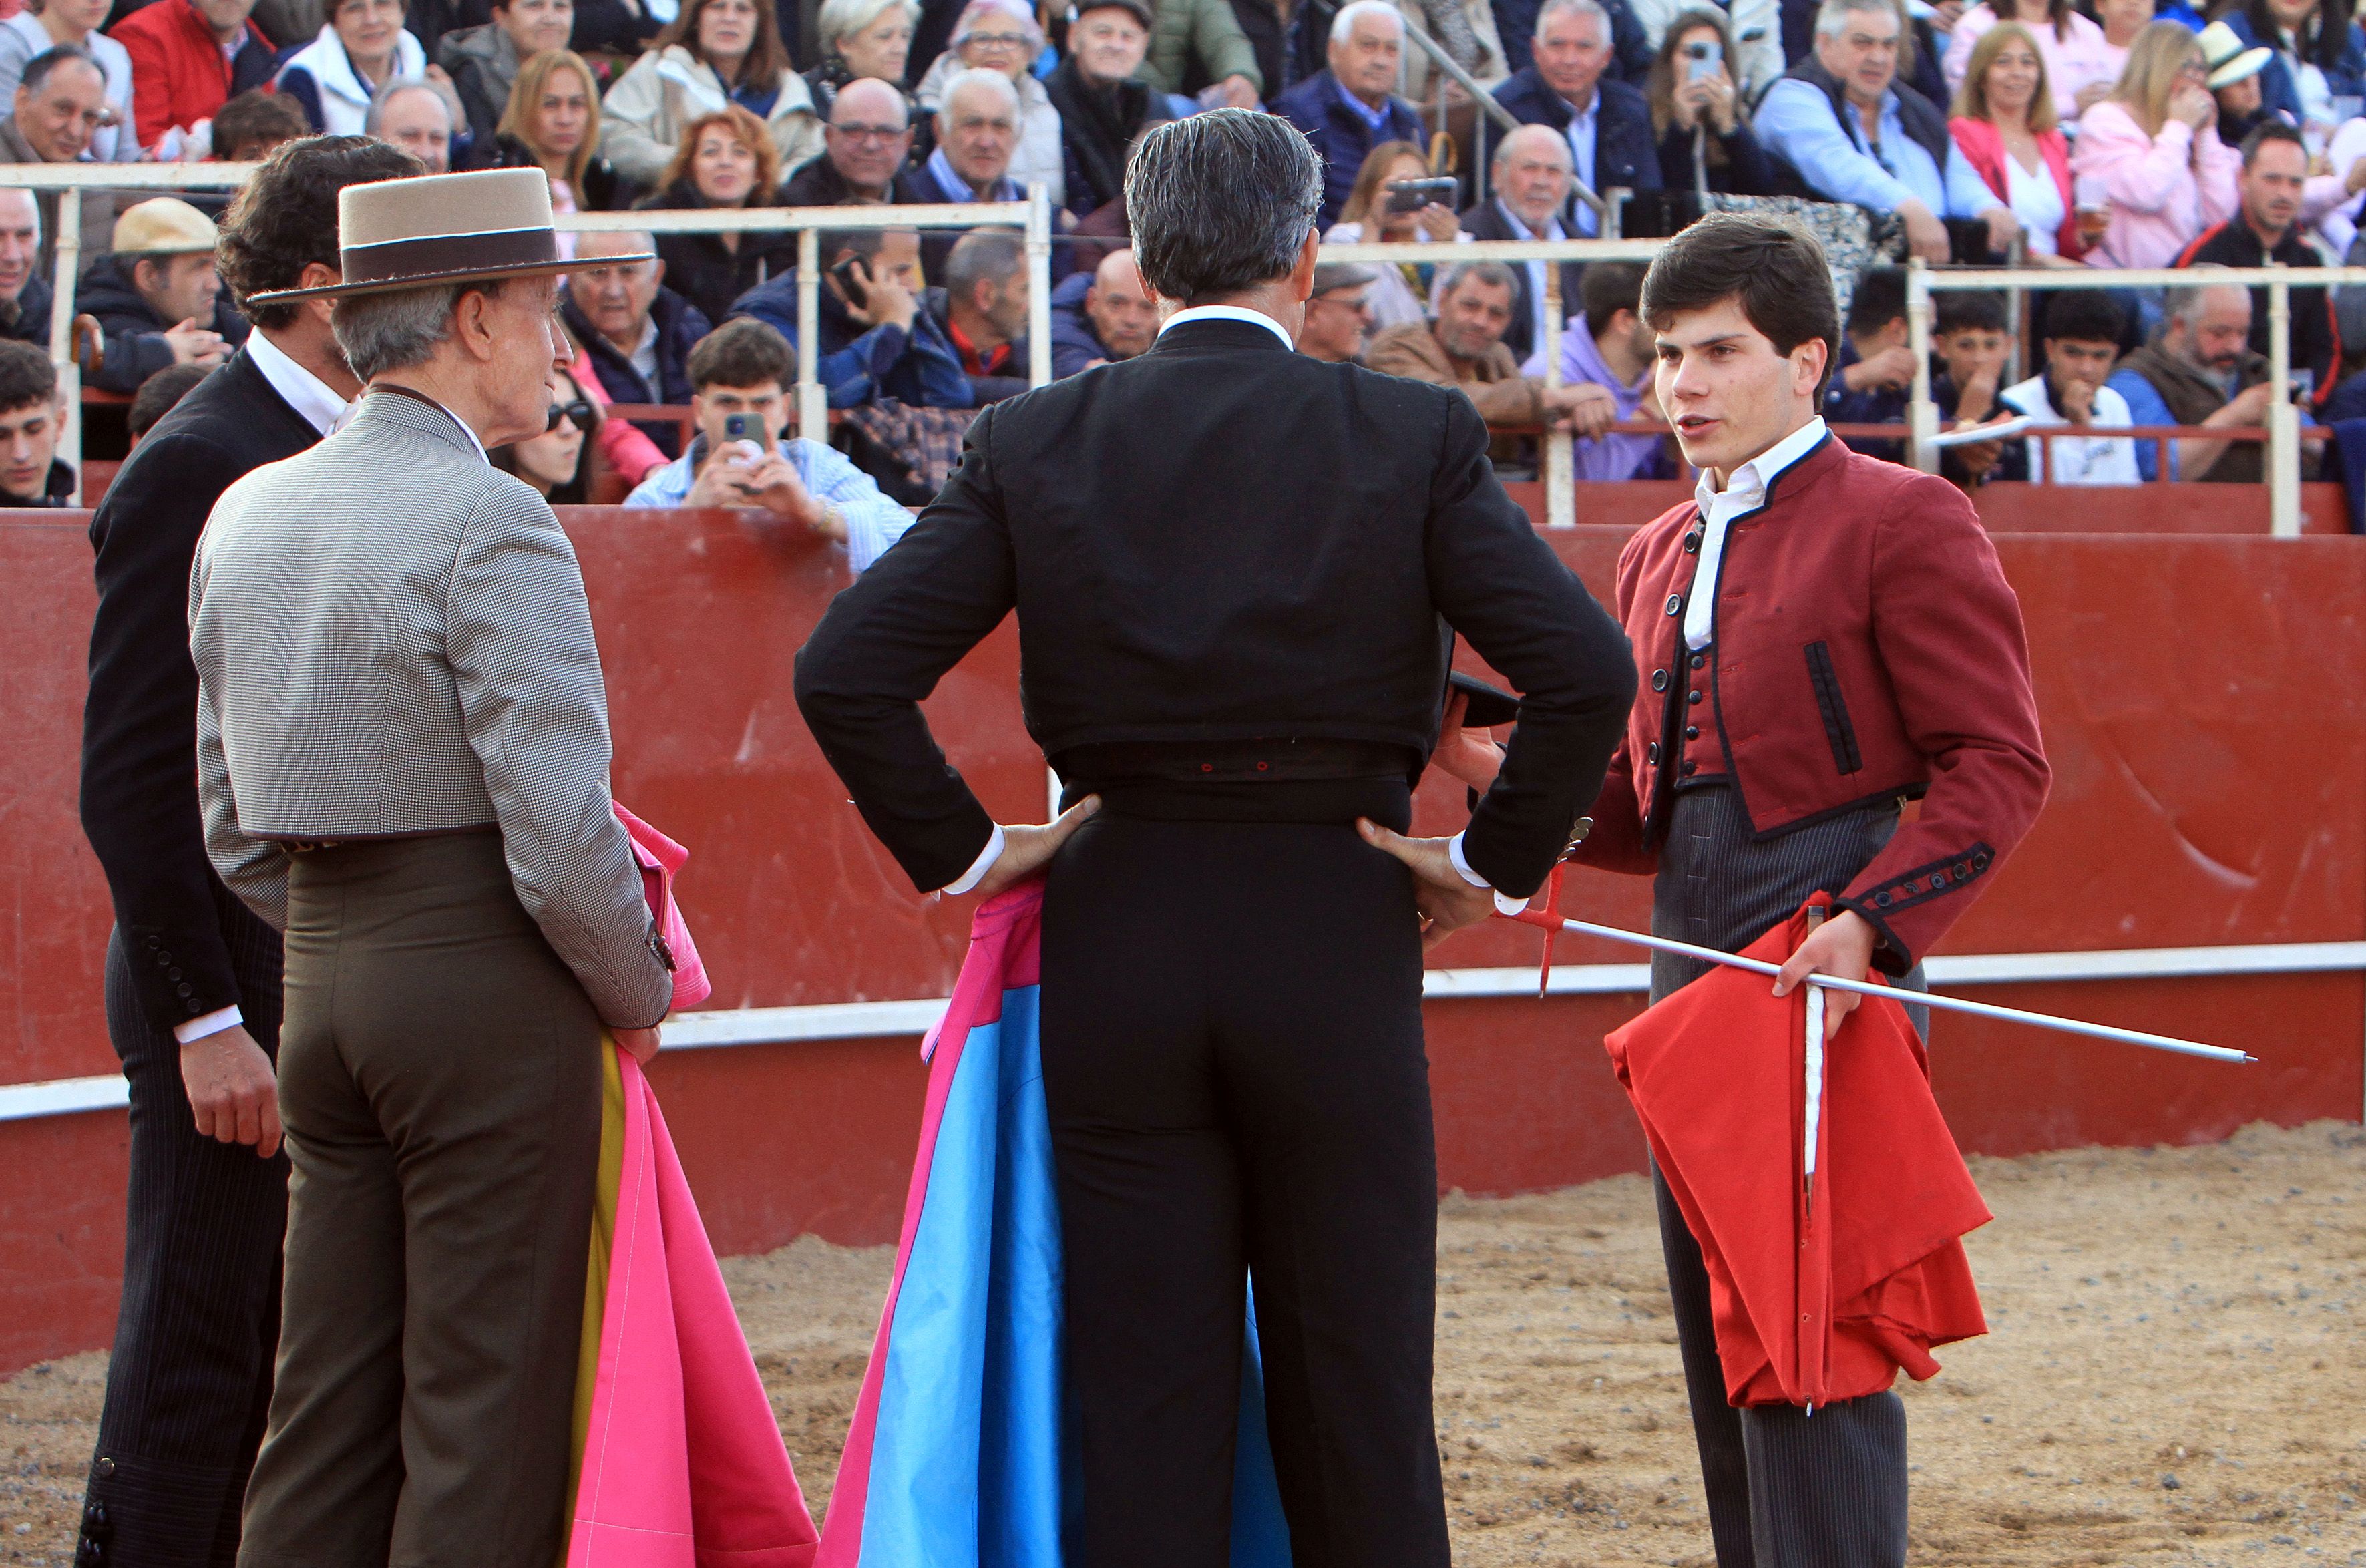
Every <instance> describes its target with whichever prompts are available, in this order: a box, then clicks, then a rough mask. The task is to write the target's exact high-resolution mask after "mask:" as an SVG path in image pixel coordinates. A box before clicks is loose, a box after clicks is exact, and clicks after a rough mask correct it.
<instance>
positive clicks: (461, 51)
mask: <svg viewBox="0 0 2366 1568" xmlns="http://www.w3.org/2000/svg"><path fill="white" fill-rule="evenodd" d="M492 12H493V19H492V20H491V21H490V22H487V23H485V24H484V25H482V26H481V27H474V28H456V29H454V30H453V31H451V32H448V33H445V35H444V37H443V38H442V39H440V40H438V42H437V44H436V47H435V58H436V60H437V61H438V62H440V63H441V64H442V65H443V67H444V69H445V72H447V73H449V74H450V76H451V79H452V90H453V91H454V92H455V93H456V94H458V95H459V98H460V107H461V110H462V112H463V113H464V114H465V116H466V117H467V118H468V125H469V127H470V129H471V130H474V131H475V132H476V134H477V135H479V136H490V135H491V134H492V130H493V127H495V126H497V125H499V124H501V116H502V114H503V113H505V112H506V111H507V110H508V108H509V107H510V89H511V87H513V86H514V85H516V83H517V74H518V67H519V66H520V65H522V64H524V62H526V61H528V60H530V59H532V58H533V57H534V56H535V55H537V54H540V53H541V52H542V51H545V50H546V49H566V48H568V47H569V37H570V35H571V34H572V33H573V31H574V29H575V6H574V0H509V3H508V4H507V5H501V4H496V5H495V6H493V8H492Z"/></svg>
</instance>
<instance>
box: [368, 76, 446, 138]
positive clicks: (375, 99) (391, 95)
mask: <svg viewBox="0 0 2366 1568" xmlns="http://www.w3.org/2000/svg"><path fill="white" fill-rule="evenodd" d="M404 93H424V94H426V95H427V96H429V97H431V98H434V100H435V101H436V102H437V103H439V104H443V106H444V123H445V125H446V126H447V127H451V128H452V129H454V130H457V129H458V127H457V126H456V125H454V124H453V115H452V106H451V105H450V104H448V103H445V101H444V95H443V94H441V93H439V92H437V91H436V90H435V84H434V83H433V82H430V81H429V80H428V79H427V78H426V77H424V76H391V77H389V78H388V79H387V81H386V83H385V85H383V86H381V87H379V88H378V90H377V92H375V93H372V94H371V95H370V102H369V112H368V113H366V114H365V115H364V116H363V117H362V134H363V135H364V136H376V135H377V133H378V127H380V126H381V125H383V124H385V123H386V115H387V110H388V109H389V108H391V107H393V105H394V100H395V99H396V98H397V97H399V96H401V95H402V94H404Z"/></svg>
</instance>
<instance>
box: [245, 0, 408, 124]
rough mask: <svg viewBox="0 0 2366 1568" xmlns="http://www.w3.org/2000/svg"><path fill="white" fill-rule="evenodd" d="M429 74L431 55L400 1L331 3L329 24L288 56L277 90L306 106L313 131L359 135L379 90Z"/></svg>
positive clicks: (306, 112)
mask: <svg viewBox="0 0 2366 1568" xmlns="http://www.w3.org/2000/svg"><path fill="white" fill-rule="evenodd" d="M426 73H427V51H425V50H424V49H423V48H421V47H420V43H419V40H418V39H416V38H413V37H412V36H411V32H410V30H409V29H408V28H404V27H403V25H402V0H330V4H329V20H328V25H327V26H325V27H323V28H321V36H320V37H318V38H316V39H313V40H312V41H311V42H310V43H308V44H306V45H305V46H304V47H303V48H302V49H299V50H298V51H296V52H295V53H294V54H292V55H289V56H288V57H287V63H286V64H285V65H282V66H281V67H280V68H279V80H278V82H277V84H276V91H277V92H279V93H280V94H281V95H282V96H286V97H289V98H293V99H295V100H296V102H297V103H299V104H300V105H302V106H303V108H304V118H305V119H306V120H307V121H309V122H310V125H311V127H312V129H313V130H317V131H321V132H324V133H326V134H328V135H330V136H359V135H362V134H364V132H363V130H362V123H363V121H364V120H366V118H368V117H369V107H370V99H371V98H372V97H374V96H377V90H378V88H379V87H381V86H383V85H386V84H387V83H389V82H391V81H393V80H394V79H395V78H396V77H398V76H423V75H425V74H426ZM436 74H437V75H439V76H440V75H442V74H443V68H442V67H441V66H438V67H436Z"/></svg>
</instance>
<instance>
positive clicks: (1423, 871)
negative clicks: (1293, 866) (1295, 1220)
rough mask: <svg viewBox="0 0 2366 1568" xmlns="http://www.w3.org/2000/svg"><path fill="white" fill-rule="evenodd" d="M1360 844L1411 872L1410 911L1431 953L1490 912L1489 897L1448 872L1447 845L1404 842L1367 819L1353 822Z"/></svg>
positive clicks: (1492, 903) (1451, 866) (1451, 869)
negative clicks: (1418, 914)
mask: <svg viewBox="0 0 2366 1568" xmlns="http://www.w3.org/2000/svg"><path fill="white" fill-rule="evenodd" d="M1356 831H1358V833H1361V834H1362V835H1363V836H1364V842H1366V843H1368V844H1369V845H1371V846H1372V847H1373V848H1374V849H1376V850H1385V851H1386V852H1389V853H1390V854H1392V855H1394V856H1396V857H1397V859H1399V860H1401V861H1403V862H1404V863H1405V864H1406V865H1407V866H1409V867H1411V868H1412V870H1413V903H1414V908H1416V909H1418V910H1420V911H1421V944H1422V946H1424V947H1436V946H1437V944H1438V943H1439V942H1444V941H1445V940H1446V939H1447V938H1448V937H1449V936H1451V935H1453V934H1454V933H1455V932H1456V931H1460V930H1461V929H1462V928H1463V927H1465V926H1475V925H1477V924H1478V923H1479V922H1480V921H1482V920H1483V919H1486V918H1487V917H1488V916H1490V915H1492V914H1493V913H1494V912H1495V893H1494V889H1493V888H1490V887H1480V886H1474V885H1473V884H1472V883H1470V881H1469V880H1468V879H1467V878H1465V877H1464V876H1463V874H1461V873H1460V872H1459V871H1457V870H1455V869H1454V860H1453V857H1452V855H1451V854H1450V853H1449V852H1448V850H1447V845H1448V844H1449V843H1451V842H1452V841H1453V840H1449V839H1408V838H1406V837H1405V836H1404V835H1403V834H1402V833H1397V832H1392V831H1391V830H1390V829H1386V828H1383V827H1381V826H1380V824H1379V823H1377V822H1374V821H1372V820H1371V819H1369V818H1363V817H1358V818H1356Z"/></svg>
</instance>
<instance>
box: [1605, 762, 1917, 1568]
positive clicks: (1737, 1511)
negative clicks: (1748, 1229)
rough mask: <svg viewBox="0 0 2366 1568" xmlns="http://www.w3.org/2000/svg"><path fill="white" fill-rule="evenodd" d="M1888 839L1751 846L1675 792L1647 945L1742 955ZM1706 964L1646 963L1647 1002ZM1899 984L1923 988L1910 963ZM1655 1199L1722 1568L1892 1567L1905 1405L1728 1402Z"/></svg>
mask: <svg viewBox="0 0 2366 1568" xmlns="http://www.w3.org/2000/svg"><path fill="white" fill-rule="evenodd" d="M1897 828H1898V809H1897V807H1895V806H1894V805H1887V804H1885V805H1882V806H1877V807H1865V808H1863V809H1861V810H1856V811H1851V812H1847V813H1845V814H1843V815H1842V816H1839V817H1833V818H1827V819H1825V820H1824V821H1821V822H1818V823H1813V824H1811V825H1809V826H1808V827H1805V828H1800V829H1797V830H1795V831H1792V832H1789V833H1785V834H1783V835H1782V836H1781V837H1779V838H1775V839H1768V840H1763V841H1761V840H1752V837H1751V832H1750V823H1749V819H1748V818H1746V817H1745V816H1744V815H1743V813H1742V809H1741V799H1740V797H1739V796H1738V795H1735V793H1734V792H1733V790H1731V789H1730V788H1728V787H1726V786H1725V785H1722V784H1709V785H1704V786H1701V787H1698V788H1694V789H1687V790H1684V791H1682V792H1680V793H1679V794H1678V795H1677V796H1676V804H1675V812H1674V816H1673V818H1671V820H1670V823H1669V829H1668V839H1667V842H1666V844H1665V845H1664V846H1663V847H1662V850H1661V852H1660V874H1659V876H1658V878H1657V880H1656V881H1655V882H1654V884H1653V886H1652V896H1651V931H1652V933H1653V934H1654V935H1656V936H1664V937H1674V938H1676V939H1677V940H1679V941H1682V942H1693V943H1696V944H1697V945H1699V946H1703V947H1715V948H1720V949H1722V950H1724V951H1725V952H1728V953H1738V952H1740V951H1741V949H1743V948H1745V947H1747V946H1749V945H1750V944H1751V943H1752V942H1755V941H1757V940H1758V939H1759V938H1760V937H1762V936H1763V935H1765V934H1766V932H1767V931H1770V930H1772V929H1773V928H1774V927H1775V926H1776V925H1778V924H1780V923H1781V922H1783V921H1784V920H1786V919H1789V918H1790V917H1791V916H1792V915H1793V914H1794V913H1796V912H1797V909H1798V908H1799V906H1800V905H1801V904H1804V903H1806V902H1807V901H1808V897H1810V896H1811V895H1813V894H1814V893H1816V892H1818V891H1820V890H1822V891H1830V892H1838V891H1839V890H1840V889H1841V888H1842V887H1843V886H1846V885H1847V884H1848V883H1849V882H1850V880H1851V879H1853V877H1854V876H1855V875H1856V874H1857V873H1858V872H1860V871H1862V870H1864V869H1865V865H1866V864H1867V863H1870V862H1871V861H1872V859H1873V857H1874V856H1875V855H1876V854H1878V853H1879V852H1880V851H1881V847H1882V846H1883V845H1884V844H1886V843H1887V842H1888V841H1889V836H1890V834H1892V833H1893V832H1895V831H1896V830H1897ZM1708 967H1709V966H1708V964H1706V963H1704V962H1702V961H1700V960H1697V959H1691V958H1684V957H1682V956H1679V955H1677V954H1674V953H1654V954H1653V955H1652V958H1651V999H1652V1000H1653V1001H1655V1002H1656V1001H1658V1000H1660V999H1661V998H1663V997H1666V996H1668V995H1670V994H1671V993H1673V992H1674V991H1676V990H1678V989H1681V988H1682V987H1684V986H1687V985H1690V984H1691V983H1692V982H1693V981H1694V980H1696V979H1698V978H1699V977H1700V976H1701V975H1702V974H1704V973H1706V972H1707V969H1708ZM1900 983H1901V984H1903V985H1906V986H1910V987H1914V988H1915V989H1917V990H1920V989H1921V988H1922V974H1921V968H1920V966H1917V967H1916V968H1915V970H1914V971H1913V972H1912V973H1910V974H1909V975H1908V976H1906V978H1905V979H1904V980H1903V981H1901V982H1900ZM1907 1016H1908V1017H1909V1018H1910V1019H1912V1020H1913V1021H1914V1026H1915V1028H1916V1029H1918V1030H1921V1031H1923V1032H1925V1034H1926V1035H1927V1033H1928V1029H1927V1026H1926V1022H1925V1020H1926V1019H1927V1017H1928V1014H1927V1012H1926V1010H1923V1009H1921V1008H1909V1009H1908V1010H1907ZM1651 1186H1652V1190H1653V1193H1654V1195H1655V1196H1656V1197H1657V1198H1658V1200H1659V1205H1660V1246H1661V1249H1662V1251H1663V1252H1664V1253H1665V1254H1666V1256H1667V1259H1668V1295H1669V1298H1670V1302H1671V1303H1672V1305H1673V1308H1674V1312H1675V1319H1676V1343H1677V1346H1678V1348H1679V1350H1680V1351H1681V1353H1682V1356H1683V1359H1684V1392H1685V1394H1686V1396H1687V1397H1688V1398H1689V1400H1690V1401H1691V1404H1692V1415H1693V1437H1694V1438H1695V1440H1696V1442H1697V1443H1698V1445H1699V1448H1700V1458H1701V1479H1702V1482H1703V1484H1704V1486H1705V1488H1706V1490H1707V1497H1708V1519H1709V1532H1710V1535H1711V1537H1712V1538H1713V1539H1714V1540H1715V1542H1716V1545H1717V1561H1718V1568H1900V1565H1902V1564H1903V1563H1904V1562H1905V1561H1906V1407H1905V1405H1904V1404H1901V1403H1900V1402H1899V1400H1898V1395H1897V1394H1895V1393H1890V1392H1887V1391H1886V1390H1885V1391H1884V1392H1882V1393H1876V1394H1870V1395H1867V1396H1866V1397H1865V1398H1863V1399H1851V1400H1843V1401H1842V1402H1840V1403H1839V1404H1825V1405H1819V1406H1818V1407H1817V1409H1816V1412H1815V1414H1814V1415H1813V1416H1809V1415H1808V1414H1807V1413H1806V1412H1805V1411H1802V1410H1798V1409H1795V1408H1793V1407H1791V1406H1788V1405H1771V1406H1770V1405H1760V1406H1753V1407H1752V1408H1750V1409H1747V1410H1736V1409H1734V1408H1733V1407H1732V1406H1731V1405H1730V1404H1727V1403H1726V1397H1725V1372H1724V1369H1723V1368H1722V1367H1721V1366H1719V1364H1718V1359H1717V1331H1716V1328H1715V1326H1714V1324H1713V1322H1712V1320H1711V1317H1710V1314H1709V1297H1708V1273H1707V1269H1706V1268H1705V1267H1704V1266H1703V1265H1702V1262H1701V1252H1700V1246H1699V1244H1698V1243H1697V1242H1696V1241H1695V1240H1694V1239H1693V1235H1692V1232H1691V1231H1690V1230H1689V1229H1687V1228H1686V1227H1685V1224H1684V1214H1683V1213H1682V1212H1681V1211H1680V1210H1679V1209H1678V1208H1677V1207H1676V1201H1675V1197H1674V1195H1673V1193H1671V1192H1670V1191H1669V1190H1668V1184H1667V1182H1666V1181H1665V1180H1664V1179H1662V1177H1661V1176H1660V1173H1659V1172H1658V1171H1657V1170H1656V1169H1655V1170H1654V1171H1652V1173H1651Z"/></svg>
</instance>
